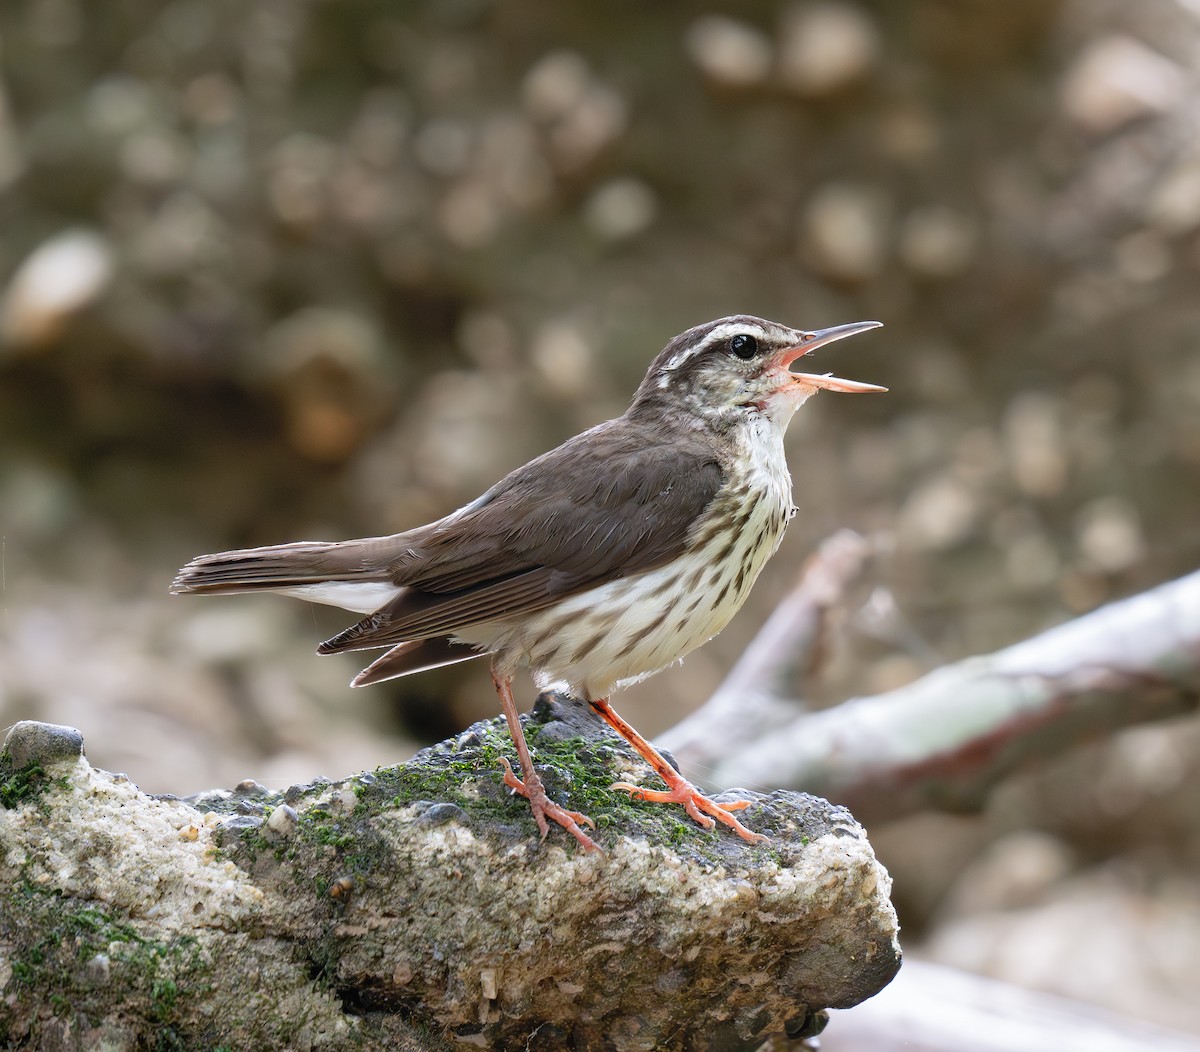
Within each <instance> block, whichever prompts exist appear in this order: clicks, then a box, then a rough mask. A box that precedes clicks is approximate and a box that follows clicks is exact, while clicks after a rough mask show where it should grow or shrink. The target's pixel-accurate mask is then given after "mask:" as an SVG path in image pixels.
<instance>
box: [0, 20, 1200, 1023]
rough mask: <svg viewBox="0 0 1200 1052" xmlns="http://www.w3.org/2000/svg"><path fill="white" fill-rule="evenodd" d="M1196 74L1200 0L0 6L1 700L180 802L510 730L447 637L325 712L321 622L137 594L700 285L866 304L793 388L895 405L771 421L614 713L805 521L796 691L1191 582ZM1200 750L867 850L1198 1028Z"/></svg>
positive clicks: (449, 441) (671, 328) (626, 366)
mask: <svg viewBox="0 0 1200 1052" xmlns="http://www.w3.org/2000/svg"><path fill="white" fill-rule="evenodd" d="M1198 60H1200V3H1197V2H1196V0H1140V2H1139V3H1137V4H1129V3H1123V2H1120V0H1005V2H1004V3H987V2H983V0H978V2H970V0H964V2H951V0H909V2H904V3H895V2H892V3H885V2H884V0H856V2H853V3H852V2H849V0H812V2H805V0H796V2H791V3H764V2H743V3H737V4H734V3H731V2H728V3H713V4H709V5H695V4H685V3H679V2H664V3H657V4H653V5H645V4H638V3H632V2H627V0H616V2H612V3H608V4H604V5H588V6H580V5H567V4H559V5H547V4H536V3H532V2H527V0H525V2H523V0H513V2H509V3H499V2H487V0H421V2H418V0H410V2H397V0H389V2H386V3H385V2H382V0H375V2H370V0H344V2H342V3H332V2H318V0H309V2H303V0H237V2H235V0H170V2H165V3H160V2H146V0H141V2H138V3H132V2H128V0H112V2H110V3H107V4H104V5H100V6H98V5H89V4H85V3H83V2H82V0H9V2H6V3H4V4H3V5H0V224H2V225H0V722H3V723H4V724H8V723H11V722H13V721H15V720H18V719H25V718H36V719H43V720H49V721H52V722H59V723H68V724H71V725H73V726H76V727H79V728H81V729H82V730H83V732H84V735H85V737H86V739H87V744H88V755H89V757H90V758H91V760H92V761H93V762H94V763H96V764H97V765H99V766H102V767H105V768H107V769H110V770H123V771H125V772H126V773H128V774H129V776H130V777H131V778H132V779H133V780H134V781H136V782H137V783H138V784H139V785H141V786H142V787H143V788H144V789H146V790H148V791H153V792H165V791H170V792H175V793H188V792H194V791H196V790H199V789H202V788H208V787H212V786H218V785H231V784H233V783H235V782H236V781H238V780H240V779H242V778H246V777H252V778H255V779H257V780H259V781H261V782H264V783H266V784H268V785H273V786H281V785H286V784H288V783H289V782H291V781H302V780H309V779H311V778H313V777H314V776H317V775H327V776H341V775H345V774H347V773H350V772H352V771H355V770H360V769H363V768H369V767H373V766H375V765H377V764H381V763H392V762H396V761H398V760H401V759H404V758H405V757H406V756H407V755H409V754H410V753H411V752H412V751H413V750H414V749H416V748H418V747H419V746H420V745H421V744H424V743H427V742H429V741H432V740H436V739H438V738H440V737H442V736H444V735H446V734H449V733H451V732H452V731H453V730H455V729H457V728H459V727H461V726H464V725H465V724H467V723H469V722H471V721H472V720H475V719H479V718H482V717H484V716H490V715H494V714H495V713H496V711H497V704H496V700H495V696H494V694H493V692H492V689H491V686H490V684H489V682H488V677H487V669H486V667H485V666H484V665H483V664H481V663H477V664H469V665H464V666H458V667H457V668H455V669H449V670H444V671H443V672H440V673H433V674H427V675H424V676H420V677H415V678H412V679H407V680H400V681H395V682H392V683H388V684H385V685H383V686H380V687H376V688H373V689H371V690H365V691H353V692H351V691H350V690H348V689H347V683H348V681H349V679H350V677H351V676H352V675H353V673H354V672H355V671H356V669H357V667H358V664H357V663H356V662H355V660H354V658H353V657H351V658H320V659H319V658H317V657H316V656H315V655H314V654H313V648H314V646H315V644H316V642H317V641H319V640H320V639H322V638H324V637H325V636H327V635H330V634H332V633H333V632H335V631H337V630H338V629H340V628H341V627H343V626H344V625H345V624H346V623H348V621H349V618H348V617H345V616H343V615H341V614H339V613H338V612H336V611H332V610H329V609H327V608H310V607H308V606H306V605H304V604H301V603H297V602H292V601H287V600H282V599H273V598H270V597H265V598H259V597H242V598H237V599H206V600H201V599H182V598H176V599H172V598H170V597H168V595H167V588H168V586H169V584H170V581H171V578H172V576H173V574H174V572H175V570H176V568H177V567H179V566H180V565H182V564H183V563H184V562H186V561H187V560H188V559H189V558H191V557H192V556H194V555H196V554H199V553H202V552H209V551H217V550H221V549H225V548H231V547H237V546H244V545H253V544H267V543H274V542H279V541H285V540H295V539H302V538H303V539H337V538H342V537H349V536H360V535H367V534H377V533H386V532H392V531H395V530H399V529H403V528H405V527H408V526H413V525H417V524H420V523H423V522H426V521H428V520H430V519H432V518H435V517H438V516H440V515H442V514H445V513H447V512H448V511H450V510H452V509H454V508H455V507H457V506H459V505H460V504H462V503H464V502H465V501H467V500H469V499H471V498H473V497H474V496H476V495H477V494H478V493H479V492H481V491H482V490H483V489H484V488H486V487H487V486H488V485H490V484H491V483H492V482H494V481H495V480H496V479H497V478H498V477H499V476H500V475H502V474H503V473H504V472H505V471H507V470H509V469H510V468H512V467H515V466H517V465H519V464H521V463H523V462H524V461H525V460H526V459H528V458H529V457H531V456H533V455H535V454H537V453H540V452H542V451H544V450H545V449H547V448H549V447H550V446H552V445H554V444H555V443H557V442H559V441H561V440H562V439H564V438H566V437H568V436H569V435H571V434H574V433H575V432H577V431H579V430H581V429H583V428H584V427H587V426H589V425H591V424H593V423H596V422H598V421H600V420H603V419H605V418H607V417H609V416H612V415H615V414H618V413H620V412H621V411H622V410H623V408H624V407H625V405H626V403H627V400H628V398H629V395H630V394H631V392H632V390H633V389H634V387H635V386H636V385H637V383H638V381H639V380H640V378H641V376H642V374H643V371H644V369H645V366H646V364H647V363H648V362H649V360H650V358H651V357H652V356H653V355H654V354H655V353H656V352H657V351H658V350H659V349H660V348H661V346H662V345H663V344H664V343H665V342H666V341H667V340H668V339H669V338H670V337H671V336H672V335H674V334H675V333H677V332H679V331H680V330H682V329H684V328H687V327H688V326H691V325H694V324H697V323H699V322H702V321H706V320H708V319H711V318H714V317H718V316H720V315H724V314H729V313H735V312H748V313H755V314H761V315H764V316H767V317H770V318H773V319H776V320H779V321H782V322H785V323H787V324H790V325H795V326H803V327H820V326H825V325H830V324H834V323H838V322H845V321H852V320H857V319H861V318H878V319H880V320H882V321H884V322H885V323H886V326H887V327H886V328H885V329H884V330H882V331H881V332H878V333H872V334H870V335H868V336H863V337H860V338H858V339H855V340H853V341H851V342H848V343H844V344H839V345H837V347H836V348H835V349H831V350H830V351H829V352H827V354H828V356H827V357H822V358H821V359H820V361H819V362H815V363H814V368H818V369H821V370H825V369H833V370H836V371H837V372H838V373H840V374H841V375H845V376H850V377H854V378H857V379H862V380H868V381H873V382H877V383H881V384H885V385H887V386H888V387H890V388H891V394H889V395H886V396H879V397H872V398H838V397H833V396H822V397H820V398H817V399H815V400H814V401H813V402H812V403H810V405H809V406H807V407H805V409H804V410H803V411H802V412H801V413H800V414H799V416H798V417H797V419H796V421H795V422H794V423H793V425H792V428H791V431H790V433H789V448H790V454H789V455H790V460H791V464H792V471H793V476H794V478H795V498H796V503H797V505H798V506H799V508H800V511H799V514H798V515H797V516H796V518H795V519H794V521H793V522H792V525H791V529H790V531H789V534H788V537H787V539H786V540H785V542H784V546H783V549H782V551H781V552H780V554H779V555H778V556H777V557H776V560H775V562H774V563H773V564H772V571H771V572H770V573H768V574H766V575H764V579H763V580H762V581H760V583H759V585H758V587H757V589H756V591H755V593H754V594H753V596H752V599H751V602H750V603H749V604H748V605H747V608H746V609H745V610H744V611H743V612H742V613H741V614H740V615H739V617H738V618H737V620H736V621H735V622H734V624H733V625H732V626H731V627H730V628H729V629H728V630H727V631H726V632H725V633H724V634H723V635H722V636H721V637H720V638H719V639H718V640H716V641H715V642H714V643H712V644H711V645H709V646H708V647H705V648H704V649H703V650H701V651H699V652H698V653H696V654H694V655H693V656H691V657H689V658H688V660H687V662H686V663H685V664H684V665H683V666H682V667H680V668H676V669H673V670H671V671H669V672H667V673H664V674H663V675H661V676H659V677H657V678H655V679H654V680H652V681H651V682H650V683H648V684H643V685H642V686H641V687H640V688H638V689H636V690H631V691H629V692H628V693H627V694H626V695H625V696H623V697H622V698H621V699H620V708H621V710H622V711H623V712H625V713H626V714H627V715H628V716H629V717H630V718H631V719H632V720H633V722H634V723H635V724H637V725H638V726H639V727H640V728H641V729H642V730H643V731H645V732H647V733H650V734H653V733H656V732H659V731H661V730H663V729H665V728H667V727H669V726H671V725H672V724H673V723H675V722H676V721H677V720H678V719H679V718H680V717H681V716H682V715H683V714H684V713H686V712H687V711H689V710H690V709H692V708H694V707H695V706H696V705H697V704H698V703H700V702H701V701H702V700H703V699H704V698H706V697H707V696H708V695H709V693H711V691H712V690H713V688H714V687H715V686H716V684H717V683H718V682H719V681H720V679H721V678H722V676H723V675H724V673H725V672H726V671H727V670H728V669H729V667H730V666H731V664H732V663H733V661H734V660H735V659H736V657H737V655H738V654H739V653H740V652H741V650H742V648H743V647H744V646H745V644H746V642H747V641H748V640H749V639H750V638H751V637H752V636H753V634H754V632H755V631H756V630H757V628H758V627H759V626H760V625H761V623H762V622H763V620H764V619H765V618H766V616H767V614H768V613H769V611H770V610H771V608H772V607H773V605H774V603H775V602H776V601H777V600H778V599H779V598H780V596H781V595H783V594H784V593H785V592H786V590H787V588H788V587H789V585H790V584H791V582H792V580H793V579H794V578H795V575H796V573H797V571H798V568H799V566H800V564H801V562H802V560H803V558H804V557H805V555H806V554H807V553H808V552H809V551H811V550H812V548H813V547H814V545H815V544H816V543H818V542H819V541H820V540H821V539H822V538H823V537H825V536H826V535H828V534H829V533H830V532H832V531H833V530H835V529H837V528H839V527H843V526H844V527H850V528H853V529H855V530H858V531H861V532H863V533H867V534H870V535H872V536H873V537H876V538H877V539H878V541H879V545H880V550H881V552H882V553H883V554H882V555H881V557H880V559H879V560H878V561H877V565H875V566H874V567H873V568H872V571H871V575H870V580H869V582H868V585H869V590H870V592H871V598H870V600H869V602H866V603H864V605H863V606H862V608H861V610H859V611H857V612H856V611H853V610H852V611H851V612H850V613H851V617H850V625H849V628H848V630H847V631H848V638H849V641H848V642H847V643H846V644H845V646H846V650H845V653H844V655H843V658H842V659H841V660H840V661H838V662H837V663H835V667H834V669H833V672H832V673H831V677H830V679H829V681H828V682H827V683H826V684H825V685H824V688H823V689H824V691H825V694H826V696H825V697H823V698H822V699H820V700H821V701H822V702H825V703H829V702H834V701H837V700H839V699H840V698H844V697H847V696H850V695H854V694H866V693H873V692H876V691H880V690H883V689H887V688H889V687H893V686H897V685H900V684H902V683H904V682H907V681H909V680H911V679H913V678H915V677H917V676H919V675H921V674H922V673H924V672H926V671H928V670H929V669H931V668H934V667H936V666H938V665H939V664H941V663H943V662H946V661H950V660H954V659H957V658H961V657H964V656H967V655H970V654H974V653H981V652H986V651H989V650H992V649H995V648H998V647H1001V646H1004V645H1006V644H1008V643H1012V642H1015V641H1017V640H1019V639H1021V638H1024V637H1025V636H1027V635H1030V634H1032V633H1035V632H1037V631H1038V630H1040V629H1042V628H1044V627H1046V626H1049V625H1052V624H1055V623H1058V622H1061V621H1063V620H1065V619H1068V618H1070V617H1072V616H1074V615H1078V614H1080V613H1083V612H1085V611H1088V610H1090V609H1093V608H1095V607H1096V606H1098V605H1100V604H1103V603H1104V602H1106V601H1107V600H1109V599H1112V598H1116V597H1120V596H1123V595H1127V594H1131V593H1133V592H1136V591H1139V590H1141V589H1143V588H1147V587H1150V586H1152V585H1154V584H1156V583H1159V582H1162V581H1165V580H1169V579H1171V578H1173V577H1175V576H1178V575H1180V574H1182V573H1185V572H1187V571H1190V570H1192V569H1194V568H1195V567H1196V565H1197V563H1198V561H1200V485H1198V482H1197V480H1198V473H1200V356H1197V353H1196V349H1195V348H1196V344H1197V342H1198V341H1200V296H1198V295H1197V282H1198V280H1200V134H1198V132H1200V102H1198V101H1197V100H1198V99H1200V93H1198V90H1197V89H1198V87H1200V84H1198V81H1200V74H1198V70H1200V63H1198ZM846 655H849V656H848V657H847V656H846ZM525 689H526V692H527V694H530V693H531V691H529V689H528V687H526V688H525ZM964 702H965V703H966V702H969V699H964ZM1198 754H1200V731H1198V729H1197V721H1195V720H1194V719H1193V720H1185V721H1179V722H1176V723H1173V724H1171V725H1163V726H1152V727H1144V728H1139V729H1135V730H1131V731H1127V732H1124V733H1122V734H1121V735H1119V736H1118V737H1117V738H1116V739H1114V740H1112V741H1109V742H1104V743H1096V744H1093V745H1088V746H1085V747H1081V748H1079V749H1077V750H1075V751H1074V752H1072V753H1071V754H1070V755H1069V756H1067V757H1066V758H1065V759H1062V760H1060V761H1057V762H1055V763H1053V764H1049V765H1046V766H1044V767H1042V768H1039V769H1038V770H1034V771H1030V772H1028V773H1026V774H1024V775H1022V776H1021V777H1019V778H1017V779H1014V780H1013V781H1012V782H1011V783H1009V784H1008V785H1006V786H1004V787H1003V788H1002V789H1001V790H1000V791H999V792H998V793H996V794H994V796H993V798H992V799H991V800H990V801H989V802H988V804H987V806H986V808H985V810H984V812H983V813H982V814H980V815H972V816H946V815H932V814H930V815H919V816H914V817H912V818H910V819H906V820H904V821H901V822H895V823H890V824H889V825H887V826H884V827H880V828H873V829H871V830H870V832H871V836H872V840H873V842H874V843H875V845H876V848H877V851H878V852H879V854H880V855H881V857H882V859H883V861H884V862H885V863H886V864H887V865H888V867H889V868H890V869H891V871H892V873H893V875H894V876H895V878H896V888H895V894H896V901H897V905H898V907H899V909H900V911H901V919H902V922H903V924H904V926H905V936H906V948H907V949H908V950H909V951H910V952H914V951H915V952H916V953H918V954H922V955H924V956H926V957H929V958H932V959H935V960H939V961H943V962H946V963H951V964H956V965H961V966H964V967H969V968H972V969H975V970H978V971H981V972H985V973H989V974H993V975H997V976H1000V977H1003V978H1007V979H1012V980H1014V981H1018V982H1022V983H1026V984H1028V985H1031V986H1034V987H1039V988H1042V989H1048V990H1053V991H1057V992H1060V993H1066V994H1070V995H1072V996H1076V997H1081V998H1086V999H1090V1000H1093V1001H1096V1002H1099V1003H1104V1004H1106V1005H1108V1006H1109V1007H1115V1008H1118V1009H1121V1010H1123V1011H1127V1012H1130V1013H1135V1014H1138V1015H1141V1016H1142V1017H1144V1018H1148V1019H1154V1020H1156V1021H1158V1022H1161V1023H1165V1024H1169V1025H1171V1026H1175V1027H1178V1028H1183V1029H1189V1030H1193V1031H1196V1032H1200V1006H1198V1005H1197V1004H1196V1002H1195V998H1194V976H1195V975H1196V974H1197V973H1198V972H1200V886H1198V884H1197V881H1196V877H1195V873H1196V872H1197V866H1198V865H1200V807H1198V806H1197V804H1196V801H1197V800H1198V799H1200V795H1198V794H1200V778H1198V776H1197V773H1196V769H1197V765H1196V762H1195V761H1196V758H1197V755H1198ZM693 773H694V774H696V775H697V776H698V777H699V778H701V779H702V778H703V772H693Z"/></svg>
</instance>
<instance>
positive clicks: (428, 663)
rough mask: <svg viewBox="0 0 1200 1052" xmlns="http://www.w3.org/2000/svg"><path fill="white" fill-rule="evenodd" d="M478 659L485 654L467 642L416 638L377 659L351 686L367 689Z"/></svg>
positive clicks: (355, 678) (356, 677)
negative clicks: (384, 682)
mask: <svg viewBox="0 0 1200 1052" xmlns="http://www.w3.org/2000/svg"><path fill="white" fill-rule="evenodd" d="M477 657H483V651H480V650H476V649H475V648H474V647H472V646H470V645H468V644H466V643H455V642H454V641H453V640H450V639H413V640H410V641H409V642H407V643H401V644H400V645H399V646H394V647H392V649H391V650H389V651H388V652H387V653H386V654H384V655H383V656H382V657H380V658H376V659H375V660H374V661H373V662H371V664H369V665H368V666H367V667H366V668H364V669H363V670H362V671H361V672H360V673H359V674H358V675H357V676H355V677H354V679H353V681H352V682H351V683H350V686H352V687H366V686H370V685H371V684H372V683H382V682H383V681H384V680H385V679H396V678H398V677H400V676H407V675H410V674H411V673H413V672H425V671H426V670H427V669H431V668H441V667H442V666H443V665H455V664H457V663H458V662H460V661H470V660H471V659H472V658H477Z"/></svg>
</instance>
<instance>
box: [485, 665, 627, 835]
mask: <svg viewBox="0 0 1200 1052" xmlns="http://www.w3.org/2000/svg"><path fill="white" fill-rule="evenodd" d="M492 683H493V684H494V685H495V687H496V693H497V694H499V695H500V705H501V707H502V708H503V709H504V718H505V719H506V720H508V731H509V734H511V735H512V740H513V744H514V745H515V746H516V747H517V759H518V760H519V761H520V763H521V773H522V774H523V775H524V776H525V780H524V781H521V779H520V778H518V777H517V776H516V774H515V773H514V772H513V769H512V765H511V764H510V763H509V762H508V760H507V759H505V758H503V757H501V759H500V762H501V763H502V764H504V784H505V785H507V786H508V787H509V788H510V789H512V790H513V791H514V792H517V793H520V794H521V796H523V797H525V799H526V800H528V801H529V807H530V810H532V811H533V819H534V821H535V822H537V824H538V829H540V830H541V831H542V839H543V840H545V839H546V834H547V833H549V831H550V826H549V825H548V824H547V822H546V819H547V818H549V819H550V820H551V821H554V822H557V823H558V824H559V825H560V826H562V827H563V829H565V830H566V831H567V832H568V833H570V834H571V835H572V836H573V837H574V838H575V839H576V840H578V841H579V843H580V844H581V845H582V846H583V848H584V850H586V851H600V845H599V844H597V843H596V842H595V841H594V840H593V839H592V838H591V837H590V836H588V835H587V833H585V832H584V831H583V830H582V829H580V828H579V826H580V823H582V824H583V825H586V826H588V827H589V828H591V829H595V828H596V823H595V822H593V821H592V820H591V819H590V818H588V816H587V815H583V814H580V813H579V812H578V811H568V810H567V809H566V808H565V807H559V806H558V804H556V803H554V801H553V800H551V799H550V798H549V797H548V796H547V795H546V790H545V788H544V787H543V785H542V779H541V778H540V777H539V776H538V773H537V771H535V770H534V768H533V759H532V757H530V755H529V746H528V745H526V744H525V733H524V731H522V730H521V719H520V716H519V715H518V714H517V703H516V702H515V701H514V700H513V696H512V682H511V681H510V680H509V679H508V678H507V677H504V676H500V675H498V674H497V673H496V670H495V669H493V670H492ZM601 854H603V852H602V851H601Z"/></svg>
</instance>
